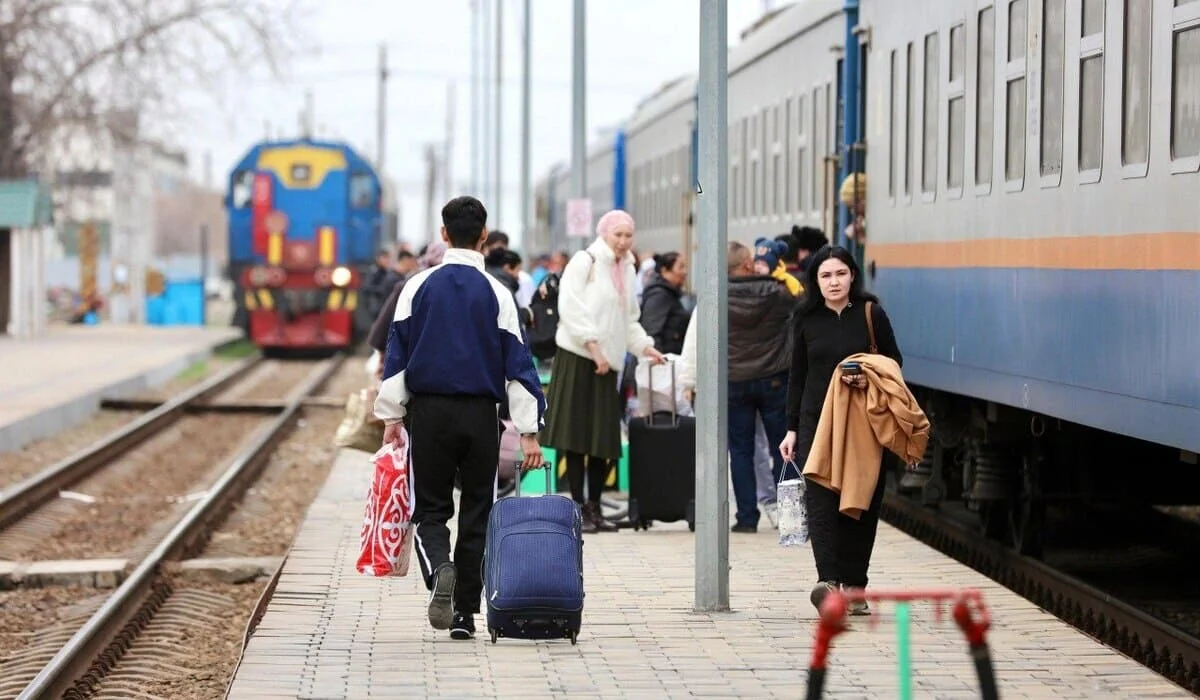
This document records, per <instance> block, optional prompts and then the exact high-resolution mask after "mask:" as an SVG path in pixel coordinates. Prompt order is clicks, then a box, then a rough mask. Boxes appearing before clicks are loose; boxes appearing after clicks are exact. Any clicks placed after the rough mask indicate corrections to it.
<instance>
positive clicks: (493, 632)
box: [488, 627, 496, 644]
mask: <svg viewBox="0 0 1200 700" xmlns="http://www.w3.org/2000/svg"><path fill="white" fill-rule="evenodd" d="M488 632H490V633H491V635H492V644H495V643H496V630H495V629H494V628H492V627H489V628H488Z"/></svg>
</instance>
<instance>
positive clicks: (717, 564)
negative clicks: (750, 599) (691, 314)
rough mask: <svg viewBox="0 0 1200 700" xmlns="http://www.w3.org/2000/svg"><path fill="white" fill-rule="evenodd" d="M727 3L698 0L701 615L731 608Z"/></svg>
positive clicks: (698, 594)
mask: <svg viewBox="0 0 1200 700" xmlns="http://www.w3.org/2000/svg"><path fill="white" fill-rule="evenodd" d="M727 3H728V0H700V77H699V84H698V86H697V88H696V92H697V93H698V95H699V100H698V105H697V106H698V109H699V111H698V113H697V115H696V128H697V131H698V134H699V163H698V165H699V167H698V168H697V172H698V173H699V176H700V177H699V180H700V182H699V187H698V188H697V190H698V193H699V216H697V224H698V226H697V228H698V231H699V236H698V238H699V244H700V245H699V251H698V255H697V262H698V266H697V267H698V272H699V274H698V275H697V276H696V278H697V280H698V285H697V292H698V294H699V308H698V309H697V310H696V313H697V314H699V316H698V317H697V318H696V321H697V322H699V323H700V328H701V329H703V331H704V335H703V336H702V337H704V338H716V339H717V341H716V342H711V341H709V342H703V343H699V344H698V348H697V351H698V357H697V367H696V370H697V371H696V376H697V380H698V381H697V382H696V610H697V611H718V610H728V609H729V452H728V447H727V439H728V435H727V426H728V423H727V422H726V416H727V414H728V410H729V407H728V403H727V401H726V397H727V395H728V388H729V385H728V381H727V378H728V376H729V375H728V367H727V364H728V357H729V350H728V343H727V342H726V338H727V337H728V316H729V313H728V300H727V297H728V292H729V280H728V277H727V274H726V273H727V267H726V265H725V256H726V245H727V243H726V239H727V230H726V216H727V214H728V194H727V192H728V190H727V189H726V188H727V186H728V177H729V151H728V145H729V121H728V114H729V113H728V107H727V103H728V102H727V101H728V78H729V74H728V59H727V52H728V42H729V39H728V32H729V8H728V4H727Z"/></svg>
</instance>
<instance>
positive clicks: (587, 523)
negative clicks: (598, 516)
mask: <svg viewBox="0 0 1200 700" xmlns="http://www.w3.org/2000/svg"><path fill="white" fill-rule="evenodd" d="M579 515H580V520H582V521H583V527H582V528H581V529H580V531H581V532H582V533H583V534H585V535H592V534H595V533H596V532H597V530H596V523H594V522H592V518H591V516H590V515H589V514H588V504H586V503H584V504H582V505H580V506H579Z"/></svg>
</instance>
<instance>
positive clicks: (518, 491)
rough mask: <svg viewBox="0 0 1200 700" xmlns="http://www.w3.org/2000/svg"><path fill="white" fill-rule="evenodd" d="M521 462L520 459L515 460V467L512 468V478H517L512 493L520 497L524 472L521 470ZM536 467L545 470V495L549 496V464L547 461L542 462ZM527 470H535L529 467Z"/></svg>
mask: <svg viewBox="0 0 1200 700" xmlns="http://www.w3.org/2000/svg"><path fill="white" fill-rule="evenodd" d="M521 462H522V460H517V465H516V469H515V470H514V474H513V478H514V479H516V480H517V485H516V489H515V490H514V491H513V495H515V496H516V497H517V498H520V497H521V478H522V477H524V476H525V472H523V471H521ZM537 469H542V470H545V472H546V495H547V496H549V495H550V469H551V465H550V464H549V463H548V462H542V466H540V467H538V468H537ZM529 471H536V470H535V469H530V470H529Z"/></svg>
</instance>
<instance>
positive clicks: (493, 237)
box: [484, 231, 508, 248]
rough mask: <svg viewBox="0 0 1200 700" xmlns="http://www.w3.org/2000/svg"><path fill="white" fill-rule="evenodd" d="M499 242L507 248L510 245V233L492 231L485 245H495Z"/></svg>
mask: <svg viewBox="0 0 1200 700" xmlns="http://www.w3.org/2000/svg"><path fill="white" fill-rule="evenodd" d="M497 243H499V244H500V245H502V246H504V247H505V248H507V247H508V234H507V233H505V232H503V231H492V232H491V233H489V234H488V237H487V241H486V242H485V243H484V245H489V246H493V245H496V244H497Z"/></svg>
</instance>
